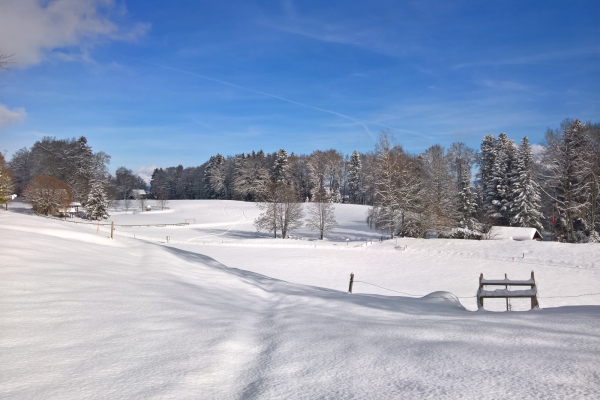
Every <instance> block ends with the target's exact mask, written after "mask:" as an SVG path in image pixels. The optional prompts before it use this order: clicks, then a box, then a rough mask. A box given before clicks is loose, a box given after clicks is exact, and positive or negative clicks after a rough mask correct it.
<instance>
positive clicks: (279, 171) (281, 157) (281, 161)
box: [273, 148, 288, 183]
mask: <svg viewBox="0 0 600 400" xmlns="http://www.w3.org/2000/svg"><path fill="white" fill-rule="evenodd" d="M287 172H288V155H287V151H285V149H283V148H282V149H279V151H278V152H277V158H276V159H275V165H273V180H274V181H275V182H282V183H287V182H288V176H287V175H288V174H287Z"/></svg>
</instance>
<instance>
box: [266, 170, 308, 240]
mask: <svg viewBox="0 0 600 400" xmlns="http://www.w3.org/2000/svg"><path fill="white" fill-rule="evenodd" d="M256 205H257V207H258V209H259V210H261V211H262V212H261V214H260V215H259V216H258V217H257V218H256V219H255V220H254V226H255V227H256V230H257V231H261V230H267V231H269V232H273V237H275V238H277V231H280V232H281V238H282V239H285V238H287V237H288V235H289V233H290V232H292V231H293V230H295V229H298V228H300V227H301V226H302V225H303V223H302V218H304V213H303V211H302V203H301V202H300V200H299V199H298V195H297V194H296V191H295V190H294V188H292V187H291V186H289V185H286V184H283V183H278V182H270V183H269V184H268V188H267V191H266V193H265V196H264V199H263V200H262V201H261V202H257V203H256Z"/></svg>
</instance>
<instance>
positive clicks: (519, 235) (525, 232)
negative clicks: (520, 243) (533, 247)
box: [490, 226, 542, 240]
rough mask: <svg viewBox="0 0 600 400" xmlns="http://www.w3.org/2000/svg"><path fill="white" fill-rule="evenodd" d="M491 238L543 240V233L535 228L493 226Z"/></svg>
mask: <svg viewBox="0 0 600 400" xmlns="http://www.w3.org/2000/svg"><path fill="white" fill-rule="evenodd" d="M490 239H492V240H496V239H512V240H534V239H539V240H542V235H540V233H539V232H538V230H537V229H535V228H518V227H515V226H492V229H491V230H490Z"/></svg>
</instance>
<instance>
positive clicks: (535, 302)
mask: <svg viewBox="0 0 600 400" xmlns="http://www.w3.org/2000/svg"><path fill="white" fill-rule="evenodd" d="M531 280H532V281H533V285H532V286H531V288H532V289H536V292H535V296H533V297H532V298H531V309H532V310H533V309H534V308H540V304H539V303H538V300H537V286H536V285H535V277H534V276H533V271H531Z"/></svg>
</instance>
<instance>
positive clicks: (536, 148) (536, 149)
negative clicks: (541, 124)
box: [531, 143, 546, 161]
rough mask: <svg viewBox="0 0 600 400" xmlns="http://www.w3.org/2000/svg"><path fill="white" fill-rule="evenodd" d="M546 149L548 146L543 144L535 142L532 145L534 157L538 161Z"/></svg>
mask: <svg viewBox="0 0 600 400" xmlns="http://www.w3.org/2000/svg"><path fill="white" fill-rule="evenodd" d="M545 150H546V147H544V146H542V145H541V144H536V143H534V144H532V145H531V152H532V153H533V157H534V158H535V159H536V160H538V161H539V160H541V158H542V156H543V155H544V151H545Z"/></svg>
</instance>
